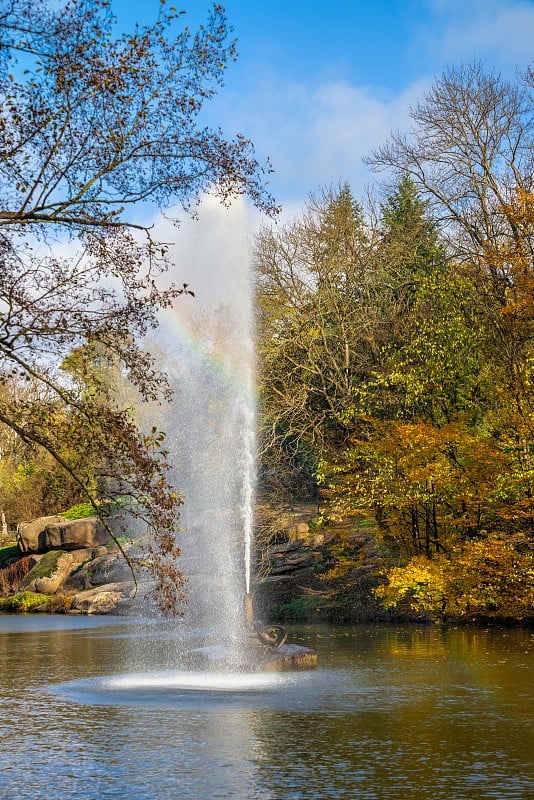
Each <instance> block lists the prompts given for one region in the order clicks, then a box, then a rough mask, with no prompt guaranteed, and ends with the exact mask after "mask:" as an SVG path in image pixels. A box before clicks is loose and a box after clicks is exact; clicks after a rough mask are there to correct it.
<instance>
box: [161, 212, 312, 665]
mask: <svg viewBox="0 0 534 800" xmlns="http://www.w3.org/2000/svg"><path fill="white" fill-rule="evenodd" d="M248 214H249V212H248V210H247V207H246V206H245V204H244V203H240V202H236V203H234V204H233V206H232V207H231V208H230V209H224V208H221V206H220V205H218V204H217V203H216V202H215V200H214V199H213V198H206V199H205V200H204V202H203V203H202V205H201V207H200V210H199V216H198V220H196V221H194V222H188V223H185V224H184V226H183V228H182V229H181V232H180V240H179V245H178V247H177V248H176V251H175V254H174V262H175V264H177V265H180V273H182V272H183V268H182V264H184V263H185V264H187V267H188V271H189V272H190V273H191V275H190V276H189V275H188V279H189V283H190V284H191V286H192V287H193V288H194V290H195V299H194V301H193V300H192V299H191V298H180V299H179V300H178V301H177V303H176V306H175V308H174V309H173V311H172V313H169V314H168V315H167V317H166V318H164V320H163V325H162V329H163V332H164V335H165V340H166V341H165V346H166V349H167V351H168V352H169V358H168V362H167V363H166V365H165V369H166V371H167V372H168V373H169V374H170V375H171V376H172V380H173V389H174V396H175V399H174V405H173V407H172V409H171V410H170V411H169V414H168V416H167V419H166V420H163V423H162V427H163V428H164V429H165V430H167V431H168V437H169V443H170V447H169V451H170V455H171V458H172V461H173V462H174V463H175V464H176V465H177V466H176V474H175V482H176V486H177V487H178V489H179V490H180V491H181V492H183V494H184V495H185V504H184V507H183V513H182V515H181V520H180V521H181V524H182V526H183V534H182V536H181V540H180V542H179V544H180V547H181V550H182V558H181V562H180V567H181V568H182V570H183V572H184V573H185V574H186V575H187V576H188V597H189V599H188V603H187V606H186V609H185V620H186V622H187V624H189V625H190V626H194V627H195V628H196V629H200V630H206V632H207V633H208V634H209V636H207V637H206V646H208V645H211V644H212V642H213V635H215V639H217V638H219V640H221V639H222V641H223V642H224V645H225V646H226V647H227V648H228V649H229V651H231V655H230V657H229V659H228V661H229V663H230V664H232V665H235V664H237V665H240V667H241V668H244V669H249V670H252V671H256V670H260V669H263V668H266V669H268V670H276V669H283V670H285V669H302V668H309V667H310V666H315V664H316V657H315V660H314V658H313V656H312V653H311V652H309V651H308V650H307V649H306V648H304V650H306V652H305V653H304V652H301V649H300V648H298V646H296V645H288V644H286V643H285V639H284V642H283V643H278V640H277V639H276V636H275V640H276V642H277V646H276V648H273V647H272V643H269V641H267V640H265V634H264V640H263V641H262V640H260V639H259V638H258V636H257V632H255V630H254V625H253V623H254V611H253V597H252V572H253V569H252V566H253V549H252V540H253V518H254V500H255V488H256V459H255V452H256V440H255V427H256V387H255V348H254V311H253V291H252V279H251V270H250V253H249V237H250V230H251V226H250V221H249V218H248ZM158 235H159V236H160V238H162V241H163V240H166V236H165V233H162V232H158ZM174 277H175V278H176V282H177V283H178V282H180V280H181V279H182V278H183V275H182V274H181V275H180V276H178V275H176V276H174ZM215 278H216V279H215ZM262 630H263V631H265V630H267V631H268V630H269V629H265V628H264V627H263V626H262ZM273 635H274V634H273ZM208 639H209V641H208ZM312 662H313V663H312Z"/></svg>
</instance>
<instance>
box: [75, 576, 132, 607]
mask: <svg viewBox="0 0 534 800" xmlns="http://www.w3.org/2000/svg"><path fill="white" fill-rule="evenodd" d="M134 592H135V585H134V583H133V581H121V582H119V583H107V584H105V585H104V586H97V587H95V588H94V589H88V590H87V591H85V592H79V593H78V594H75V595H74V597H73V598H72V605H71V612H73V613H75V614H76V613H78V614H112V613H117V612H118V611H119V610H121V611H122V610H124V609H125V607H127V606H128V605H129V601H130V599H131V598H132V597H133V595H134Z"/></svg>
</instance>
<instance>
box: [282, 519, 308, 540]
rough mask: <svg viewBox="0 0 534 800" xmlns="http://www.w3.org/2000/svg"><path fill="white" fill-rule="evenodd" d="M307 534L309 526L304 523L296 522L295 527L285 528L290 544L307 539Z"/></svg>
mask: <svg viewBox="0 0 534 800" xmlns="http://www.w3.org/2000/svg"><path fill="white" fill-rule="evenodd" d="M309 534H310V526H309V525H308V524H307V523H306V522H298V523H297V524H296V525H291V526H290V527H289V528H287V538H288V539H289V541H290V542H295V541H298V540H299V539H307V538H308V536H309Z"/></svg>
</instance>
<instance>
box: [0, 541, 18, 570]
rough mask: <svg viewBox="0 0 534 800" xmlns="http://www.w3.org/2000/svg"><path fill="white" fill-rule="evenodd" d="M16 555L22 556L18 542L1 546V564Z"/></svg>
mask: <svg viewBox="0 0 534 800" xmlns="http://www.w3.org/2000/svg"><path fill="white" fill-rule="evenodd" d="M14 556H20V553H19V549H18V547H17V545H16V544H8V545H5V547H0V566H1V565H2V564H4V562H6V561H8V560H9V559H10V558H13V557H14Z"/></svg>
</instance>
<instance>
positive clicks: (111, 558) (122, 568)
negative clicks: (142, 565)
mask: <svg viewBox="0 0 534 800" xmlns="http://www.w3.org/2000/svg"><path fill="white" fill-rule="evenodd" d="M102 549H103V550H104V552H105V555H99V556H98V557H97V558H94V559H93V560H91V561H89V562H88V563H87V564H84V565H83V566H82V567H81V569H79V570H78V571H77V572H75V573H74V574H72V575H71V576H70V577H69V579H68V580H67V581H66V583H65V586H64V588H65V590H66V591H73V590H74V591H83V590H84V589H90V588H92V587H94V586H102V585H103V584H106V583H117V582H121V581H126V580H129V579H130V578H131V572H130V567H129V566H128V564H127V562H126V561H125V559H124V557H123V556H122V555H121V554H119V553H108V552H107V549H106V548H105V547H104V548H100V547H99V548H97V549H96V550H94V551H92V552H93V553H94V554H96V553H100V552H101V551H102Z"/></svg>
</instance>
